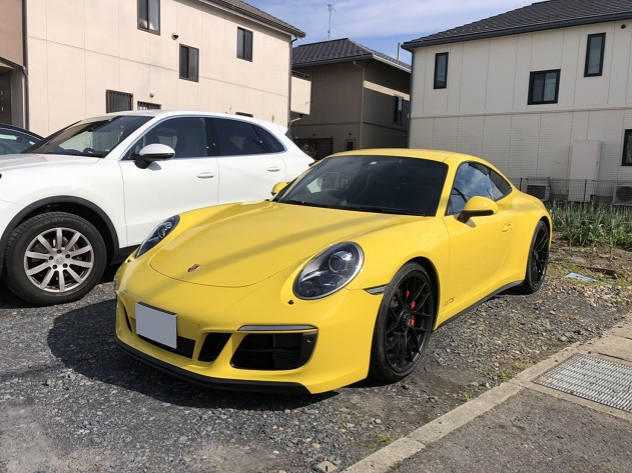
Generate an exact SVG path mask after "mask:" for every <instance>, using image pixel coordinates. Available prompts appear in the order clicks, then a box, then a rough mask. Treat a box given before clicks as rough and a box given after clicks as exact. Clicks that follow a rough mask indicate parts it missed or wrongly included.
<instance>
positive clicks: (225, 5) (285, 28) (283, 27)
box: [200, 0, 306, 38]
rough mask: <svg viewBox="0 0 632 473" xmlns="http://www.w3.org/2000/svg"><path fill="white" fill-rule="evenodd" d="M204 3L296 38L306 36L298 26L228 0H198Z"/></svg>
mask: <svg viewBox="0 0 632 473" xmlns="http://www.w3.org/2000/svg"><path fill="white" fill-rule="evenodd" d="M200 1H202V2H204V3H211V4H214V5H216V6H219V7H220V8H222V9H224V10H227V11H230V12H232V13H237V14H239V15H241V16H244V17H246V18H248V19H250V20H255V21H257V22H259V23H262V24H264V25H266V26H268V27H271V28H274V29H275V30H278V31H281V32H283V33H286V34H290V35H294V36H296V37H297V38H304V37H305V36H306V34H305V32H304V31H301V30H299V29H298V28H295V27H293V26H292V25H289V24H287V23H285V24H283V23H279V22H276V21H272V20H270V19H269V18H266V17H264V16H260V15H257V14H256V13H254V12H250V11H248V10H245V9H243V8H240V7H238V6H237V5H233V4H232V3H230V2H226V1H223V0H200Z"/></svg>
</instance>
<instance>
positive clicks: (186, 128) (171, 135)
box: [129, 117, 209, 159]
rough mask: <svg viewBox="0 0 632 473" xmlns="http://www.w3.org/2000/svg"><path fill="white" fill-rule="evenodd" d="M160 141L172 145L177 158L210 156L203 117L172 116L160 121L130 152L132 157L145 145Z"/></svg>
mask: <svg viewBox="0 0 632 473" xmlns="http://www.w3.org/2000/svg"><path fill="white" fill-rule="evenodd" d="M154 143H160V144H163V145H167V146H170V147H171V148H173V150H174V151H175V152H176V154H175V156H174V159H176V158H198V157H205V156H208V154H209V153H208V140H207V133H206V123H205V120H204V118H201V117H180V118H171V119H169V120H165V121H163V122H160V123H158V124H157V125H156V126H154V127H153V128H151V129H150V130H149V131H147V133H145V134H144V135H143V136H142V137H141V138H140V139H139V140H138V141H137V142H136V143H134V145H133V146H132V150H131V152H130V153H129V155H130V156H131V157H134V156H138V153H139V152H140V150H141V149H143V148H144V147H145V146H147V145H150V144H154Z"/></svg>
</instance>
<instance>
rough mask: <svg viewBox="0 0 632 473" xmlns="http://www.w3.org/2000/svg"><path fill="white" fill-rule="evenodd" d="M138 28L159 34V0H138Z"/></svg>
mask: <svg viewBox="0 0 632 473" xmlns="http://www.w3.org/2000/svg"><path fill="white" fill-rule="evenodd" d="M138 28H139V29H141V30H145V31H149V32H151V33H156V34H160V0H138Z"/></svg>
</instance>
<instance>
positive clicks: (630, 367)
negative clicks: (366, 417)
mask: <svg viewBox="0 0 632 473" xmlns="http://www.w3.org/2000/svg"><path fill="white" fill-rule="evenodd" d="M327 470H328V471H335V470H333V469H327ZM323 471H325V470H323ZM395 471H396V472H398V473H413V472H414V473H421V472H432V473H441V472H462V471H467V472H468V473H477V472H486V473H487V472H532V471H538V472H556V473H557V472H573V473H578V472H613V473H614V472H632V314H628V315H627V316H626V318H625V320H624V322H623V323H620V324H617V325H616V326H615V327H614V328H612V329H610V330H609V331H608V332H606V333H605V334H604V335H603V336H601V337H599V338H596V339H594V340H591V341H589V342H586V343H584V344H576V345H573V346H570V347H568V348H566V349H565V350H562V351H561V352H559V353H557V354H555V355H554V356H553V357H551V358H549V359H548V360H545V361H542V362H541V363H539V364H537V365H535V366H533V367H531V368H529V369H527V370H526V371H523V372H522V373H520V374H519V375H518V376H516V377H515V378H514V379H512V380H510V381H508V382H506V383H503V384H501V385H499V386H497V387H496V388H494V389H491V390H489V391H487V392H485V393H483V394H482V395H480V396H479V397H477V398H476V399H474V400H472V401H469V402H467V403H465V404H463V405H461V406H459V407H457V408H456V409H454V410H452V411H450V412H448V413H447V414H445V415H443V416H441V417H439V418H437V419H435V420H434V421H432V422H430V423H428V424H426V425H424V426H422V427H420V428H418V429H417V430H415V431H413V432H412V433H410V434H409V435H407V436H406V437H403V438H400V439H399V440H397V441H395V442H393V443H392V444H390V445H388V446H387V447H385V448H383V449H381V450H379V451H377V452H375V453H374V454H372V455H370V456H369V457H367V458H365V459H363V460H361V461H360V462H358V463H356V464H355V465H352V466H351V467H349V468H347V469H346V470H345V472H347V473H377V472H389V473H392V472H395Z"/></svg>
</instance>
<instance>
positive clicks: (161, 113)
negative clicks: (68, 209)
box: [89, 110, 286, 130]
mask: <svg viewBox="0 0 632 473" xmlns="http://www.w3.org/2000/svg"><path fill="white" fill-rule="evenodd" d="M127 115H130V116H134V115H137V116H142V117H152V118H155V117H159V118H168V117H177V116H182V115H188V116H197V117H211V118H231V119H234V120H243V121H248V122H251V123H257V124H259V125H263V126H266V127H275V126H276V127H279V128H280V129H282V130H285V129H286V126H285V125H283V124H281V123H274V122H270V121H267V120H261V119H258V118H253V117H249V116H246V115H234V114H230V113H221V112H206V111H201V110H133V111H124V112H112V113H107V114H105V115H103V117H104V118H105V117H111V116H127ZM94 118H100V117H91V118H89V119H94Z"/></svg>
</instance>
